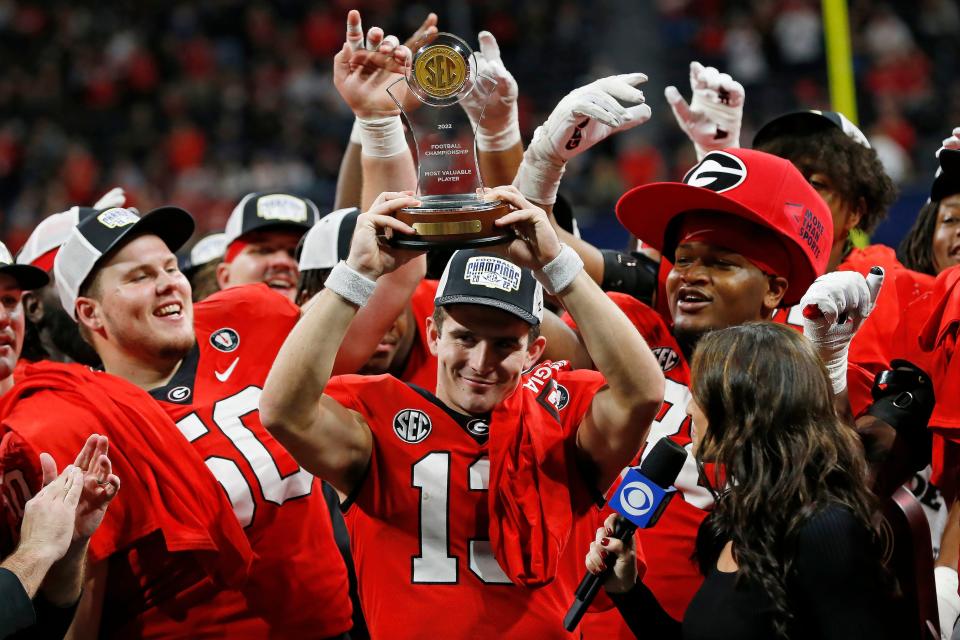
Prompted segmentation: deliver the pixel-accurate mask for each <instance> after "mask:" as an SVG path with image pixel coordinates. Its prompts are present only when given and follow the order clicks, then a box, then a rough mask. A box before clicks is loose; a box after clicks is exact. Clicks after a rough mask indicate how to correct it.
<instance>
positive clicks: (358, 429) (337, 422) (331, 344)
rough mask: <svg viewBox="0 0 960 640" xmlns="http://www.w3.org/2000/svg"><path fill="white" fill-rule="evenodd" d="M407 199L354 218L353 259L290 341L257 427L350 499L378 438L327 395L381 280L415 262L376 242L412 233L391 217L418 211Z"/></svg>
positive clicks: (384, 199) (336, 273)
mask: <svg viewBox="0 0 960 640" xmlns="http://www.w3.org/2000/svg"><path fill="white" fill-rule="evenodd" d="M418 204H419V201H417V200H416V199H414V198H413V197H412V195H411V194H410V192H406V193H385V194H382V195H381V197H380V198H378V199H377V201H376V202H375V203H374V206H373V207H372V208H371V210H370V211H368V212H366V213H363V214H361V215H360V216H359V217H358V218H357V226H356V230H355V231H354V233H353V241H352V243H351V246H350V255H349V256H348V258H347V260H346V262H341V263H340V264H339V265H337V266H336V267H334V270H333V271H332V272H331V273H330V276H329V277H328V278H327V282H326V288H324V290H323V291H322V292H321V293H320V294H319V295H318V296H317V301H316V302H315V303H313V304H312V305H311V306H310V308H309V309H308V310H307V312H306V313H305V314H304V315H303V317H302V318H300V321H299V322H298V323H297V325H296V326H295V327H294V328H293V330H292V331H291V332H290V335H289V336H287V339H286V341H285V342H284V343H283V346H282V347H281V349H280V352H279V353H278V355H277V358H276V360H275V361H274V363H273V367H272V368H271V370H270V374H269V375H268V376H267V381H266V383H265V384H264V387H263V394H262V395H261V396H260V420H261V422H262V423H263V425H264V426H265V427H266V428H267V430H269V431H270V433H272V434H273V435H274V437H276V439H277V440H279V441H280V444H282V445H283V446H284V447H286V449H287V450H288V451H289V452H290V454H291V455H293V457H294V458H295V459H296V460H297V462H299V463H300V465H301V466H303V468H304V469H306V470H307V471H309V472H311V473H313V474H314V475H317V476H319V477H321V478H323V479H325V480H327V481H328V482H330V483H331V484H332V485H333V486H334V487H336V488H337V489H338V490H339V491H340V492H341V493H343V494H349V493H351V492H352V490H353V489H354V487H355V486H356V485H357V483H358V482H359V481H360V479H361V478H362V476H363V473H364V471H365V470H366V467H367V464H368V463H369V461H370V455H371V452H372V450H373V436H372V434H371V432H370V427H369V426H368V425H367V423H366V422H365V421H364V419H363V418H362V417H360V415H359V414H357V413H355V412H352V411H350V410H348V409H346V408H345V407H344V406H342V405H341V404H340V403H338V402H337V401H335V400H334V399H333V398H331V397H329V396H326V395H324V393H323V391H324V389H325V388H326V385H327V382H328V381H329V379H330V375H331V372H332V370H333V365H334V362H335V360H336V357H337V352H338V351H339V349H340V345H341V343H342V342H343V339H344V336H345V335H346V333H347V329H348V327H349V326H350V323H351V322H352V321H353V319H354V317H355V316H356V314H357V309H358V308H359V307H360V306H361V305H363V304H366V302H368V301H369V299H370V296H371V295H372V293H373V290H374V288H375V286H376V280H377V278H379V277H380V276H381V275H382V274H384V273H387V272H390V271H394V270H395V269H397V268H399V267H400V266H402V265H403V264H404V263H406V262H407V261H409V260H410V259H411V258H413V257H414V256H415V255H416V254H413V253H411V252H408V251H398V250H394V249H392V248H391V247H389V246H388V245H386V244H385V243H384V244H381V242H380V240H379V236H382V235H383V234H384V233H386V232H387V230H388V229H389V230H391V231H392V232H393V233H413V229H411V228H410V227H409V226H407V225H406V224H404V223H402V222H400V221H399V220H397V219H396V218H395V217H393V214H394V213H395V212H396V211H397V210H399V209H400V208H402V207H409V206H417V205H418Z"/></svg>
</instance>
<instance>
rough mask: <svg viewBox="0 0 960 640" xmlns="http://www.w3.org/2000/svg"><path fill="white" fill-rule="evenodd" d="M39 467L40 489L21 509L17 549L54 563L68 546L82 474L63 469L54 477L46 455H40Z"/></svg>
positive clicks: (68, 466) (55, 473)
mask: <svg viewBox="0 0 960 640" xmlns="http://www.w3.org/2000/svg"><path fill="white" fill-rule="evenodd" d="M40 463H41V466H42V467H43V484H44V486H43V488H42V489H41V490H40V491H39V492H38V493H37V495H35V496H33V498H31V499H30V500H28V501H27V504H26V505H24V508H23V523H22V524H21V525H20V549H22V550H25V551H26V550H29V551H32V552H34V553H36V554H38V555H39V556H40V557H42V558H46V559H47V560H49V561H50V562H55V561H57V560H59V559H60V558H62V557H63V556H64V554H65V553H66V552H67V549H68V548H69V547H70V543H71V542H72V538H73V531H74V521H75V519H76V514H77V503H78V502H79V501H80V493H81V491H82V490H83V474H82V472H81V471H80V469H78V468H77V467H75V466H73V465H67V467H66V468H65V469H64V470H63V473H61V474H60V475H59V476H58V475H57V467H56V464H55V463H54V462H53V458H52V457H51V456H50V454H49V453H41V454H40ZM49 465H52V473H49V471H50V470H51V468H50V466H49Z"/></svg>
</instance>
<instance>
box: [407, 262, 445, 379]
mask: <svg viewBox="0 0 960 640" xmlns="http://www.w3.org/2000/svg"><path fill="white" fill-rule="evenodd" d="M438 286H440V282H439V281H438V280H422V281H421V282H420V284H418V285H417V288H416V289H415V290H414V292H413V295H412V296H411V297H410V307H411V308H412V309H413V319H414V321H415V322H416V327H417V335H416V337H414V339H413V345H411V347H410V355H409V356H407V364H406V366H404V368H403V373H402V374H400V379H401V380H403V381H404V382H409V383H411V384H415V385H417V386H418V387H422V388H423V389H436V388H437V356H435V355H433V354H432V353H430V347H429V345H427V318H429V317H430V316H432V315H433V300H434V298H436V297H437V287H438Z"/></svg>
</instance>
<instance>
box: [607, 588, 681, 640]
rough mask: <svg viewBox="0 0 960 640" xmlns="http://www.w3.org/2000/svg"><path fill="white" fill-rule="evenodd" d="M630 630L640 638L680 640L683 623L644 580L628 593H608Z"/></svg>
mask: <svg viewBox="0 0 960 640" xmlns="http://www.w3.org/2000/svg"><path fill="white" fill-rule="evenodd" d="M608 595H609V596H610V599H611V600H613V604H615V605H616V606H617V611H619V612H620V615H621V616H623V621H624V622H626V623H627V626H628V627H630V631H631V632H632V633H633V635H635V636H636V637H638V638H660V639H662V640H680V638H681V632H682V629H681V624H680V623H679V622H677V621H676V620H674V619H673V618H671V617H670V615H669V614H668V613H667V612H666V611H664V609H663V607H661V606H660V603H659V602H657V599H656V598H655V597H654V595H653V592H651V591H650V589H648V588H647V587H646V586H645V585H644V584H643V583H642V582H640V581H637V584H636V585H635V586H634V587H633V589H631V590H630V591H628V592H626V593H611V594H608Z"/></svg>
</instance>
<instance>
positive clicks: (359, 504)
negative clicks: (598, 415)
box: [326, 363, 604, 639]
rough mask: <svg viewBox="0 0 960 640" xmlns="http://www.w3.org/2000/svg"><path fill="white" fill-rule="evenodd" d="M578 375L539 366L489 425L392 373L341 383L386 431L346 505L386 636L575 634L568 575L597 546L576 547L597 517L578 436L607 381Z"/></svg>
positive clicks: (341, 390) (375, 633)
mask: <svg viewBox="0 0 960 640" xmlns="http://www.w3.org/2000/svg"><path fill="white" fill-rule="evenodd" d="M565 368H566V367H565V363H557V364H551V363H546V364H543V365H540V366H538V367H537V368H536V369H535V370H534V371H533V372H532V373H530V374H529V375H526V376H525V377H524V378H523V381H522V384H521V386H520V387H518V389H517V390H516V391H515V392H514V393H513V394H512V395H510V396H509V397H508V398H507V399H505V400H504V401H503V402H502V403H501V404H500V405H499V406H498V407H497V409H496V410H495V411H494V413H493V415H492V416H491V417H490V418H489V419H488V420H485V419H479V418H476V419H471V418H468V417H465V416H462V415H458V414H455V413H454V412H452V411H451V410H450V409H448V408H447V407H445V406H444V405H443V404H442V403H441V402H440V401H439V400H438V399H437V398H436V397H435V396H434V395H433V394H432V393H431V392H428V391H426V390H424V389H422V388H418V387H415V386H411V385H408V384H406V383H404V382H402V381H400V380H398V379H396V378H394V377H392V376H389V375H384V376H373V377H368V376H342V377H339V378H334V379H332V380H331V382H330V384H328V386H327V389H326V393H327V394H328V395H330V396H332V397H333V398H335V399H336V400H337V401H338V402H340V403H341V404H342V405H343V406H345V407H347V408H349V409H351V410H353V411H357V412H359V413H360V414H361V415H362V416H363V417H364V419H365V420H366V422H367V424H368V425H369V426H370V429H371V431H372V433H373V452H372V455H371V459H370V463H369V467H368V470H367V473H366V475H365V477H364V479H363V481H362V482H361V483H360V484H359V485H358V486H357V487H356V488H355V490H354V492H353V495H351V496H350V497H349V499H348V501H347V502H346V503H345V506H344V508H345V510H346V516H345V517H346V521H347V526H348V529H349V531H350V539H351V545H352V550H353V556H354V561H355V562H356V565H357V574H358V575H359V576H360V599H361V602H362V603H363V608H364V614H365V616H366V619H367V623H368V625H369V627H370V631H371V636H372V637H374V638H392V639H396V638H411V639H412V638H417V639H422V638H444V639H447V638H482V639H488V638H507V637H510V638H538V639H540V638H547V639H549V638H570V637H571V636H570V634H568V633H566V632H565V631H564V630H563V628H562V618H563V615H564V613H566V609H567V607H568V606H569V604H570V601H571V598H572V594H573V589H574V588H575V586H576V584H575V582H573V579H572V578H569V577H568V576H573V575H576V579H577V580H579V577H580V575H582V573H583V553H584V551H583V547H580V546H579V543H578V544H573V543H572V542H571V543H570V545H569V546H568V544H567V543H568V541H569V537H570V531H571V530H572V529H574V528H576V527H577V525H578V523H580V522H583V521H585V520H589V522H590V524H591V526H592V523H593V522H594V521H595V519H596V510H595V507H594V504H595V500H594V499H593V497H592V496H591V492H590V490H589V489H588V488H587V487H586V485H585V483H584V482H583V480H582V479H581V477H580V472H579V471H578V470H577V468H576V466H575V464H574V451H575V446H576V444H575V443H576V431H577V428H578V426H579V424H580V422H581V420H582V418H583V415H584V414H585V412H586V410H587V408H588V407H589V405H590V401H591V400H592V399H593V396H594V394H595V393H596V391H597V390H598V389H599V388H600V387H601V386H602V385H603V384H604V380H603V377H602V376H601V375H600V374H599V373H597V372H595V371H566V370H564V369H565ZM591 531H592V529H591ZM574 547H577V548H576V549H575V551H573V549H574ZM568 550H570V551H571V553H567V552H568ZM568 562H569V564H567V563H568ZM574 564H575V565H576V566H577V567H578V568H579V569H578V572H576V571H577V570H576V569H574ZM555 576H561V577H556V578H555ZM511 578H513V581H515V582H522V583H526V584H529V585H537V584H544V583H547V585H546V586H542V587H538V588H530V587H523V586H516V585H515V584H513V582H512V581H511Z"/></svg>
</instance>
